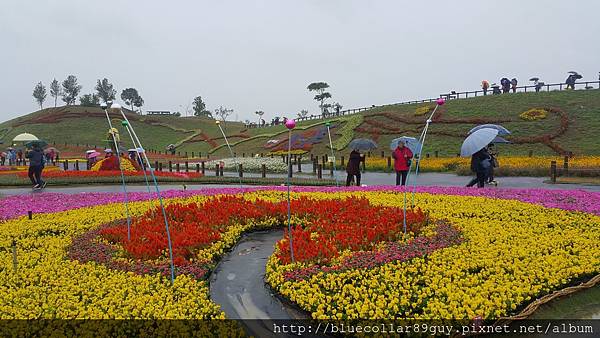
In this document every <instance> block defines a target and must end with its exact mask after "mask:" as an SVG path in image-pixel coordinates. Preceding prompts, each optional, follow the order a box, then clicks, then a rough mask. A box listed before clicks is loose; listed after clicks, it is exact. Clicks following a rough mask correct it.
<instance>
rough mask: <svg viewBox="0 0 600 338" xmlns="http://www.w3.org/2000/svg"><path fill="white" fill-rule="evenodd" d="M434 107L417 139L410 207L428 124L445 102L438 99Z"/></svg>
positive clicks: (413, 198)
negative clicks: (417, 147) (417, 148)
mask: <svg viewBox="0 0 600 338" xmlns="http://www.w3.org/2000/svg"><path fill="white" fill-rule="evenodd" d="M435 103H436V105H435V108H434V109H433V111H432V112H431V115H429V118H428V119H427V121H426V123H425V128H423V132H421V136H420V137H419V143H420V145H419V151H418V153H419V154H418V155H417V157H416V159H417V165H416V166H415V180H414V181H413V191H412V206H413V207H414V206H415V192H416V190H417V178H418V177H419V165H420V163H421V154H422V153H423V146H424V145H425V138H426V137H427V131H428V130H429V124H431V122H432V120H433V116H434V115H435V112H436V111H437V109H438V107H439V106H443V105H444V103H446V101H445V100H444V99H443V98H441V97H440V98H439V99H437V100H436V101H435Z"/></svg>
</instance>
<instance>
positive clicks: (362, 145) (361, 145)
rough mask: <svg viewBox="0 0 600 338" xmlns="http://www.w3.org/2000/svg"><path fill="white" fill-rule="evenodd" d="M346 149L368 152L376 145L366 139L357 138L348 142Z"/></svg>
mask: <svg viewBox="0 0 600 338" xmlns="http://www.w3.org/2000/svg"><path fill="white" fill-rule="evenodd" d="M348 147H349V148H350V149H356V150H362V151H369V150H373V149H375V148H377V143H375V141H373V140H370V139H368V138H357V139H355V140H352V142H350V144H349V145H348Z"/></svg>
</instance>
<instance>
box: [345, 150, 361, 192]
mask: <svg viewBox="0 0 600 338" xmlns="http://www.w3.org/2000/svg"><path fill="white" fill-rule="evenodd" d="M361 161H362V156H361V155H360V152H359V151H358V150H357V149H354V150H352V152H351V153H350V158H349V159H348V164H347V165H346V173H348V177H347V178H346V186H347V187H348V186H350V182H352V179H353V178H354V176H356V185H357V186H360V162H361Z"/></svg>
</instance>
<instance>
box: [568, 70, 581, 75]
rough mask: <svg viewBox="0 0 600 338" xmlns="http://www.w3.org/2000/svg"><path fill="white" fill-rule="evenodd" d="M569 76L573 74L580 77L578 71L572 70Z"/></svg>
mask: <svg viewBox="0 0 600 338" xmlns="http://www.w3.org/2000/svg"><path fill="white" fill-rule="evenodd" d="M567 74H573V75H579V73H577V72H576V71H574V70H572V71H570V72H567Z"/></svg>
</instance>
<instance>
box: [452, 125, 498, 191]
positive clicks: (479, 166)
mask: <svg viewBox="0 0 600 338" xmlns="http://www.w3.org/2000/svg"><path fill="white" fill-rule="evenodd" d="M498 127H501V126H498ZM474 129H476V130H474V131H472V132H471V133H470V134H469V136H467V138H466V139H465V140H464V141H463V144H462V146H461V147H460V156H463V157H467V156H471V171H473V172H475V174H476V178H475V179H473V180H471V182H469V184H467V187H472V186H473V185H475V183H477V187H478V188H483V187H484V186H485V179H486V177H487V175H488V174H489V170H490V168H491V167H492V158H491V156H490V154H489V152H488V151H487V149H486V148H487V146H488V145H489V144H490V143H492V142H493V141H494V139H495V138H496V137H497V136H498V133H499V130H498V129H496V128H491V127H484V128H480V129H477V127H476V128H474Z"/></svg>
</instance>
